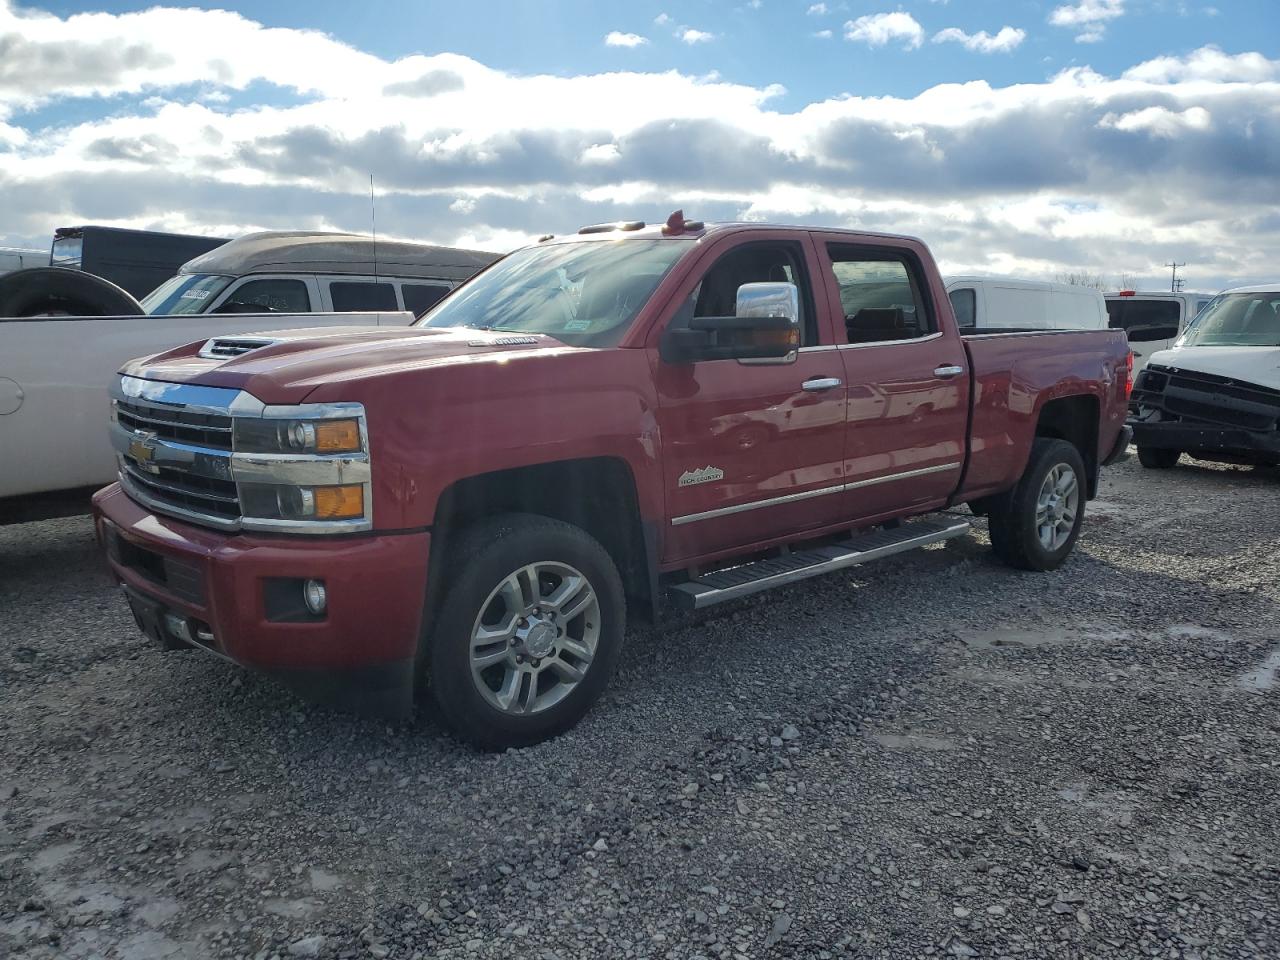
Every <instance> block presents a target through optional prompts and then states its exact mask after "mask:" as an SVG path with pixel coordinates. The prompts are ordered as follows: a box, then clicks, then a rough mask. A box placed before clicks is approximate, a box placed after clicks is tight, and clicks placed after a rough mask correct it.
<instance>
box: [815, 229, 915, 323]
mask: <svg viewBox="0 0 1280 960" xmlns="http://www.w3.org/2000/svg"><path fill="white" fill-rule="evenodd" d="M826 249H827V254H828V256H829V257H830V264H831V272H832V275H833V277H834V279H835V282H836V285H837V287H838V289H839V293H840V310H841V312H842V313H843V315H844V316H843V321H844V322H843V330H842V332H843V334H844V342H846V343H850V344H872V343H894V342H898V341H903V340H919V339H921V338H924V337H928V336H931V335H932V334H934V333H937V332H938V325H937V321H936V318H935V317H934V316H933V312H932V310H931V309H930V307H929V303H928V301H927V299H926V298H925V297H924V295H923V294H922V275H921V272H920V266H919V264H918V263H916V261H915V258H914V257H913V256H912V255H911V254H910V252H909V251H906V250H898V249H895V248H892V247H873V246H863V245H861V244H850V243H828V244H827V245H826Z"/></svg>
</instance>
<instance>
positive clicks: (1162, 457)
mask: <svg viewBox="0 0 1280 960" xmlns="http://www.w3.org/2000/svg"><path fill="white" fill-rule="evenodd" d="M1181 456H1182V451H1181V450H1166V449H1165V448H1164V447H1139V448H1138V462H1139V463H1140V464H1142V465H1143V466H1144V467H1146V468H1147V469H1148V470H1169V469H1171V468H1172V467H1175V466H1177V464H1178V459H1179V458H1180V457H1181Z"/></svg>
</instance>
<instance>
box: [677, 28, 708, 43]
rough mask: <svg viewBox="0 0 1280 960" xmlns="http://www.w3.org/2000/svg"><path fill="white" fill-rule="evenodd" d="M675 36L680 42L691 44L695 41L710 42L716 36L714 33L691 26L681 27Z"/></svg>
mask: <svg viewBox="0 0 1280 960" xmlns="http://www.w3.org/2000/svg"><path fill="white" fill-rule="evenodd" d="M677 36H678V37H679V38H680V41H681V42H682V43H687V44H689V45H690V46H692V45H693V44H695V43H710V42H711V41H712V40H714V39H715V38H716V35H715V34H714V33H707V31H705V30H695V29H694V28H693V27H685V28H683V29H682V30H681V31H680V32H679V33H678V34H677Z"/></svg>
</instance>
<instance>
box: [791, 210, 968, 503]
mask: <svg viewBox="0 0 1280 960" xmlns="http://www.w3.org/2000/svg"><path fill="white" fill-rule="evenodd" d="M815 239H816V240H817V249H818V255H819V259H820V261H821V264H822V266H821V271H822V276H823V279H824V281H825V282H826V284H827V286H828V297H829V299H830V300H831V302H832V304H833V305H837V306H835V308H834V309H833V313H834V314H836V321H837V325H838V326H839V327H840V328H842V329H839V330H838V331H837V336H841V335H842V342H841V345H840V356H841V358H842V360H843V362H844V377H845V382H846V383H847V384H848V397H849V407H848V419H847V424H846V429H847V434H846V437H845V444H844V449H845V469H844V474H845V482H846V489H845V493H844V496H843V504H842V506H843V507H844V509H845V511H846V512H847V513H848V514H849V515H850V516H851V517H853V518H855V519H858V520H869V519H874V518H876V517H881V516H884V515H886V514H890V513H897V512H901V511H904V510H908V509H909V510H916V511H924V510H928V509H932V508H935V507H937V506H940V505H942V504H943V503H944V502H945V501H946V500H947V499H948V498H949V497H950V496H951V494H952V493H953V492H954V491H955V489H956V486H957V484H958V483H959V481H960V474H961V469H962V467H963V465H964V456H965V436H966V431H967V430H968V427H969V422H968V421H969V377H970V373H969V369H968V360H967V357H966V354H965V350H964V344H963V342H962V341H961V340H960V336H959V334H958V333H957V331H956V329H955V327H954V325H953V324H951V323H945V324H944V323H943V322H941V318H940V317H939V306H940V305H941V304H942V303H944V302H946V301H945V300H944V298H945V296H946V294H945V291H943V289H942V287H941V286H940V285H938V284H936V283H933V284H931V283H930V281H929V277H930V276H931V274H932V271H928V270H926V269H925V266H924V262H923V259H922V258H923V257H924V256H926V255H927V254H926V253H925V252H924V250H923V248H922V247H921V248H920V249H916V247H915V245H913V243H912V242H910V241H902V242H900V243H899V242H877V243H871V244H858V243H850V242H848V240H847V239H841V238H839V237H837V236H831V237H823V236H821V235H817V236H816V237H815Z"/></svg>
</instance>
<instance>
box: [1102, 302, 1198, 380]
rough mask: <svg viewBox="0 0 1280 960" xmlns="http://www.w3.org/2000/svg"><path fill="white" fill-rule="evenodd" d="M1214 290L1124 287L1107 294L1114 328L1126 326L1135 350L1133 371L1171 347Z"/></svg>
mask: <svg viewBox="0 0 1280 960" xmlns="http://www.w3.org/2000/svg"><path fill="white" fill-rule="evenodd" d="M1212 299H1213V294H1211V293H1188V292H1183V293H1168V292H1164V293H1161V292H1155V293H1147V292H1139V291H1137V290H1121V291H1120V292H1119V293H1108V294H1107V315H1108V317H1109V318H1110V321H1109V322H1110V325H1111V326H1112V327H1115V328H1118V329H1122V330H1124V332H1125V333H1126V334H1127V335H1128V337H1129V344H1130V348H1131V349H1132V350H1133V372H1134V374H1135V375H1136V374H1137V372H1138V371H1139V370H1141V369H1142V368H1143V367H1145V366H1146V365H1147V360H1149V359H1150V358H1151V354H1153V353H1155V352H1156V351H1158V350H1168V349H1169V348H1170V347H1172V346H1173V341H1175V340H1177V339H1178V336H1179V334H1181V333H1182V331H1183V330H1185V329H1186V327H1187V324H1188V323H1190V322H1191V321H1192V320H1194V319H1195V316H1196V314H1198V313H1199V312H1200V311H1201V310H1202V309H1203V308H1204V305H1205V304H1206V303H1208V302H1209V301H1210V300H1212Z"/></svg>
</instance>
